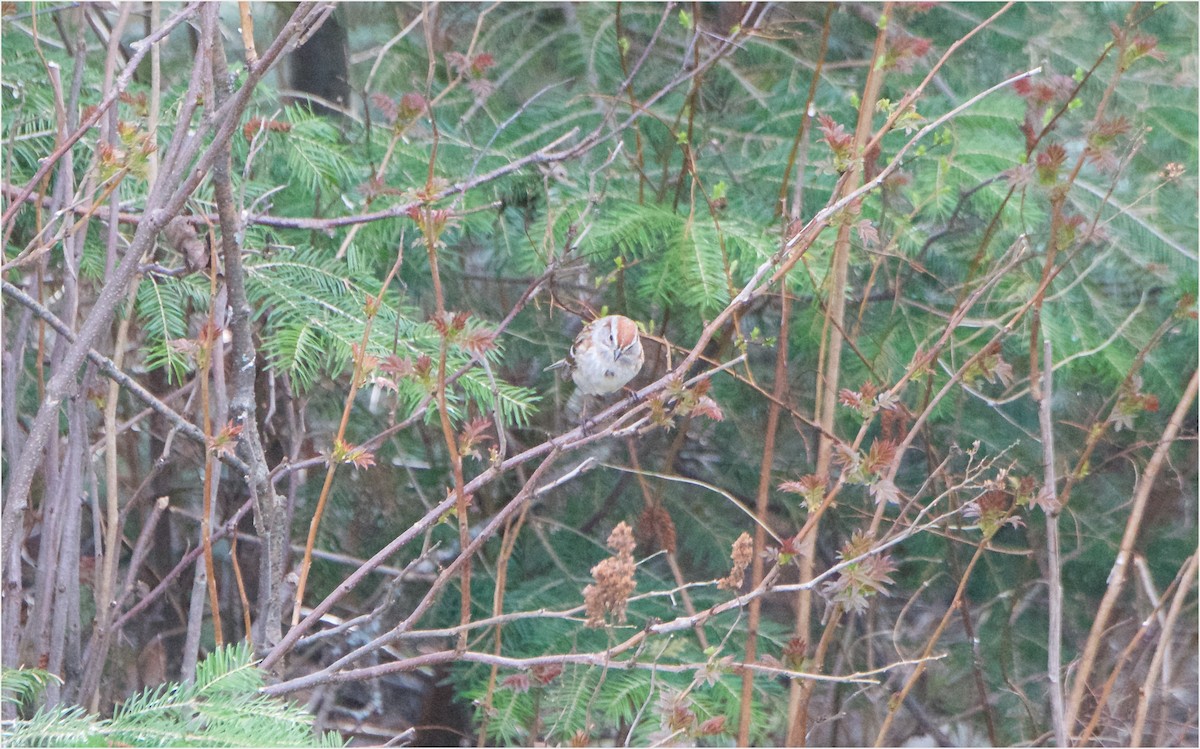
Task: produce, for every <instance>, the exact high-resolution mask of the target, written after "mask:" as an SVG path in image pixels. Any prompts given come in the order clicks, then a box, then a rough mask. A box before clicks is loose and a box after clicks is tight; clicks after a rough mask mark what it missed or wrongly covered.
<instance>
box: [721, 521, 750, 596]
mask: <svg viewBox="0 0 1200 749" xmlns="http://www.w3.org/2000/svg"><path fill="white" fill-rule="evenodd" d="M730 557H731V558H732V559H733V569H731V570H730V571H729V574H728V575H726V576H725V577H723V578H721V579H720V580H718V581H717V587H718V588H720V589H721V590H737V589H738V588H740V587H742V583H743V582H745V580H746V568H747V567H749V566H750V562H751V561H752V560H753V559H754V542H753V541H751V540H750V534H748V533H743V534H742V535H740V536H738V537H737V540H736V541H734V542H733V553H732V554H730Z"/></svg>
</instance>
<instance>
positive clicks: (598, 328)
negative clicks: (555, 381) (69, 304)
mask: <svg viewBox="0 0 1200 749" xmlns="http://www.w3.org/2000/svg"><path fill="white" fill-rule="evenodd" d="M645 361H646V355H645V353H644V352H643V351H642V339H641V336H639V335H638V327H637V323H635V322H634V321H633V320H630V319H629V318H628V317H625V316H624V315H608V316H607V317H601V318H600V319H598V320H593V321H592V322H590V323H588V324H587V325H584V326H583V330H581V331H579V335H578V336H576V337H575V343H573V344H571V351H570V353H568V354H567V357H566V358H565V359H562V360H560V361H557V362H555V363H553V364H551V365H550V366H548V367H546V370H551V369H562V368H564V367H565V368H566V370H567V372H568V374H570V375H571V379H572V380H574V381H575V387H576V388H578V390H579V392H581V393H584V394H585V395H608V394H610V393H615V392H616V391H618V390H620V389H621V388H622V387H624V386H625V384H626V383H627V382H629V381H630V380H632V379H633V378H634V376H635V375H637V373H638V372H640V371H641V370H642V364H643V363H644V362H645Z"/></svg>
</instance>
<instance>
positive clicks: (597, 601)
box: [583, 521, 637, 627]
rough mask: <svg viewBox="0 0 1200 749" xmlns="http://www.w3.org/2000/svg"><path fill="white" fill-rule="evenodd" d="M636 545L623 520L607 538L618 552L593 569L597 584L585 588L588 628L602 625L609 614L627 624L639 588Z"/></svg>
mask: <svg viewBox="0 0 1200 749" xmlns="http://www.w3.org/2000/svg"><path fill="white" fill-rule="evenodd" d="M635 546H636V543H635V542H634V540H633V530H632V529H631V528H630V527H629V525H628V524H626V523H625V522H624V521H622V522H620V523H618V524H617V527H616V528H613V532H612V533H611V534H609V536H608V548H610V549H612V550H613V551H615V552H616V553H617V554H616V556H612V557H609V558H608V559H605V560H603V561H602V562H600V563H599V564H597V565H596V566H595V567H593V568H592V577H594V578H595V579H596V582H595V583H594V584H592V585H589V586H587V587H586V588H584V589H583V601H584V604H585V605H586V607H587V624H588V626H589V627H600V626H603V625H604V623H605V621H606V620H607V618H608V616H610V615H611V616H612V617H613V618H614V619H616V621H617V622H618V623H623V622H624V621H625V608H626V607H627V606H628V605H629V595H630V594H631V593H633V589H634V588H635V587H637V583H636V582H635V581H634V579H633V573H634V570H635V566H634V563H633V550H634V548H635Z"/></svg>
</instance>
